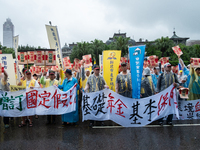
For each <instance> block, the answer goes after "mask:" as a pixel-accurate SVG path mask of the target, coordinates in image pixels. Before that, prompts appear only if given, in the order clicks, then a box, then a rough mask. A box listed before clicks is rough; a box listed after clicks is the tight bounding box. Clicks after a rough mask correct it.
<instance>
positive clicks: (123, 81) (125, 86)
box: [115, 62, 132, 98]
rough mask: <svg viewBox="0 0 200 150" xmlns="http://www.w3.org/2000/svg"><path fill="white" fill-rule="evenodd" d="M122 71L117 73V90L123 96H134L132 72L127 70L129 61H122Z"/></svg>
mask: <svg viewBox="0 0 200 150" xmlns="http://www.w3.org/2000/svg"><path fill="white" fill-rule="evenodd" d="M121 68H122V72H121V73H120V74H118V75H117V78H116V84H115V91H116V93H119V94H120V95H122V96H125V97H130V98H132V83H131V74H130V73H128V72H127V63H125V62H122V63H121Z"/></svg>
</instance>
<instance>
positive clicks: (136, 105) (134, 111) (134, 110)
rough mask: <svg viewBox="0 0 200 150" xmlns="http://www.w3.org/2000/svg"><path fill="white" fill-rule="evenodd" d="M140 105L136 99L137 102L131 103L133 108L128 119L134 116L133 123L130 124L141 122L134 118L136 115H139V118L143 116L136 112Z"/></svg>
mask: <svg viewBox="0 0 200 150" xmlns="http://www.w3.org/2000/svg"><path fill="white" fill-rule="evenodd" d="M139 105H140V103H138V101H137V103H136V104H135V103H133V106H132V108H133V114H131V115H130V116H131V117H130V118H129V120H130V119H132V118H133V117H135V118H134V120H133V121H134V123H131V124H141V122H138V123H137V122H136V121H137V120H138V119H137V118H136V117H139V118H141V119H142V118H143V117H141V116H140V115H139V114H138V106H139Z"/></svg>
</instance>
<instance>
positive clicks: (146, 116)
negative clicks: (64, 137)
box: [82, 85, 179, 127]
mask: <svg viewBox="0 0 200 150" xmlns="http://www.w3.org/2000/svg"><path fill="white" fill-rule="evenodd" d="M175 90H176V89H175V88H174V87H173V85H171V86H170V87H168V88H167V89H166V90H164V91H162V92H160V93H158V94H156V95H153V96H150V97H147V98H143V99H132V98H126V97H123V96H121V95H119V94H117V93H115V92H113V91H111V90H109V89H105V90H102V91H99V92H94V93H84V94H83V98H82V114H83V118H82V121H84V120H97V121H103V120H112V121H114V122H116V123H118V124H120V125H122V126H124V127H141V126H145V125H147V124H150V123H151V122H153V121H155V120H158V119H160V118H163V117H165V116H167V115H169V114H176V117H177V118H179V114H178V104H177V102H176V92H175Z"/></svg>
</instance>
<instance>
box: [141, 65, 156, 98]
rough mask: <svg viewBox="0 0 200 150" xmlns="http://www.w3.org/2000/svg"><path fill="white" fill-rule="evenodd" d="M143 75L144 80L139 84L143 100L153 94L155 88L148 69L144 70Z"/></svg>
mask: <svg viewBox="0 0 200 150" xmlns="http://www.w3.org/2000/svg"><path fill="white" fill-rule="evenodd" d="M143 75H144V78H143V80H142V82H141V97H142V98H145V97H149V96H152V95H154V94H155V87H154V84H153V81H152V78H151V74H150V69H149V68H148V67H147V68H145V69H144V71H143Z"/></svg>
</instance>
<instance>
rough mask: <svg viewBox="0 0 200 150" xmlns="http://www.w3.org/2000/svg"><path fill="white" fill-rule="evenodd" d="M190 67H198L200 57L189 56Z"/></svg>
mask: <svg viewBox="0 0 200 150" xmlns="http://www.w3.org/2000/svg"><path fill="white" fill-rule="evenodd" d="M191 65H192V67H195V68H196V67H200V58H191Z"/></svg>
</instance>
